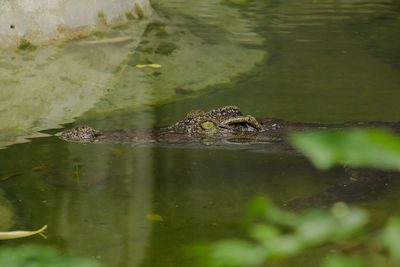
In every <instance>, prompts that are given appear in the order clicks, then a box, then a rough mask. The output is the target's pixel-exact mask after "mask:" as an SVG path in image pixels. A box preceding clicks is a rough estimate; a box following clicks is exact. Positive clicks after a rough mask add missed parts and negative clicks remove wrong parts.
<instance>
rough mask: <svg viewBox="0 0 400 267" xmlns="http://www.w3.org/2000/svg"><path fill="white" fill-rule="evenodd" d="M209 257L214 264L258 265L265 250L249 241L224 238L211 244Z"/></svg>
mask: <svg viewBox="0 0 400 267" xmlns="http://www.w3.org/2000/svg"><path fill="white" fill-rule="evenodd" d="M211 251H212V252H211V259H212V261H213V263H214V264H215V265H216V266H249V265H258V264H261V263H262V262H263V261H264V260H265V250H264V249H263V248H262V247H260V246H256V245H254V244H252V243H250V242H247V241H244V240H239V239H226V240H222V241H218V242H216V243H214V244H213V245H212V249H211Z"/></svg>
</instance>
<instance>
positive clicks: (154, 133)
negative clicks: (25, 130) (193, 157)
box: [59, 106, 400, 144]
mask: <svg viewBox="0 0 400 267" xmlns="http://www.w3.org/2000/svg"><path fill="white" fill-rule="evenodd" d="M365 126H386V127H390V128H392V129H394V130H395V131H396V132H400V125H399V123H397V122H368V123H363V122H356V123H344V124H324V123H316V122H313V123H303V122H292V121H286V120H282V119H275V118H265V119H256V118H254V117H253V116H251V115H243V114H242V112H241V111H240V109H239V108H238V107H236V106H224V107H220V108H217V109H212V110H210V111H208V112H204V111H201V110H192V111H190V112H189V113H188V114H187V115H186V116H185V118H184V119H183V120H181V121H179V122H177V123H175V124H173V125H171V126H166V127H154V128H142V129H118V130H109V131H99V130H95V129H93V128H92V127H90V126H87V125H81V126H78V127H76V128H73V129H69V130H66V131H64V132H61V133H60V134H59V135H60V137H61V138H62V139H64V140H66V141H70V142H78V143H118V144H146V143H166V144H187V143H200V144H219V143H243V142H244V143H252V142H255V143H257V142H259V143H261V142H268V143H285V135H286V133H287V132H290V131H302V130H307V129H317V128H342V127H365Z"/></svg>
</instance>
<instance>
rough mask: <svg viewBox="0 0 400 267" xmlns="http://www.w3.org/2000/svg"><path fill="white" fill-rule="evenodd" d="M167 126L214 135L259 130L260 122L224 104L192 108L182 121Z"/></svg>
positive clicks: (186, 132) (177, 130) (188, 132)
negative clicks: (210, 108)
mask: <svg viewBox="0 0 400 267" xmlns="http://www.w3.org/2000/svg"><path fill="white" fill-rule="evenodd" d="M169 128H170V129H171V130H172V131H174V132H177V133H185V134H188V135H215V134H224V133H228V132H249V131H252V132H254V131H258V130H261V126H260V124H259V123H258V122H257V120H256V119H255V118H254V117H252V116H250V115H246V116H244V115H243V114H242V112H241V111H240V109H239V108H238V107H236V106H225V107H221V108H217V109H212V110H210V111H208V112H204V111H201V110H192V111H190V112H189V113H188V114H187V115H186V117H185V118H184V119H183V120H182V121H179V122H177V123H175V124H174V125H172V126H170V127H169Z"/></svg>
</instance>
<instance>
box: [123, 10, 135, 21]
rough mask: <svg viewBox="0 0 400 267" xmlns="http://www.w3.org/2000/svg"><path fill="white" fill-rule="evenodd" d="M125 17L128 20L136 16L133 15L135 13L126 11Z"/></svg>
mask: <svg viewBox="0 0 400 267" xmlns="http://www.w3.org/2000/svg"><path fill="white" fill-rule="evenodd" d="M125 17H126V19H127V20H134V19H135V17H134V16H133V14H132V13H131V12H125Z"/></svg>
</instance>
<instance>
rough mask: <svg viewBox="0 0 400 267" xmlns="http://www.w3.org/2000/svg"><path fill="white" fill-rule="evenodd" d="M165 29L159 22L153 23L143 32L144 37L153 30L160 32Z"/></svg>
mask: <svg viewBox="0 0 400 267" xmlns="http://www.w3.org/2000/svg"><path fill="white" fill-rule="evenodd" d="M164 28H165V23H163V22H161V21H154V22H151V23H149V24H147V26H146V29H145V30H144V32H143V35H144V36H147V35H148V34H149V33H151V32H152V31H154V30H158V31H159V30H162V29H164Z"/></svg>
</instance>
